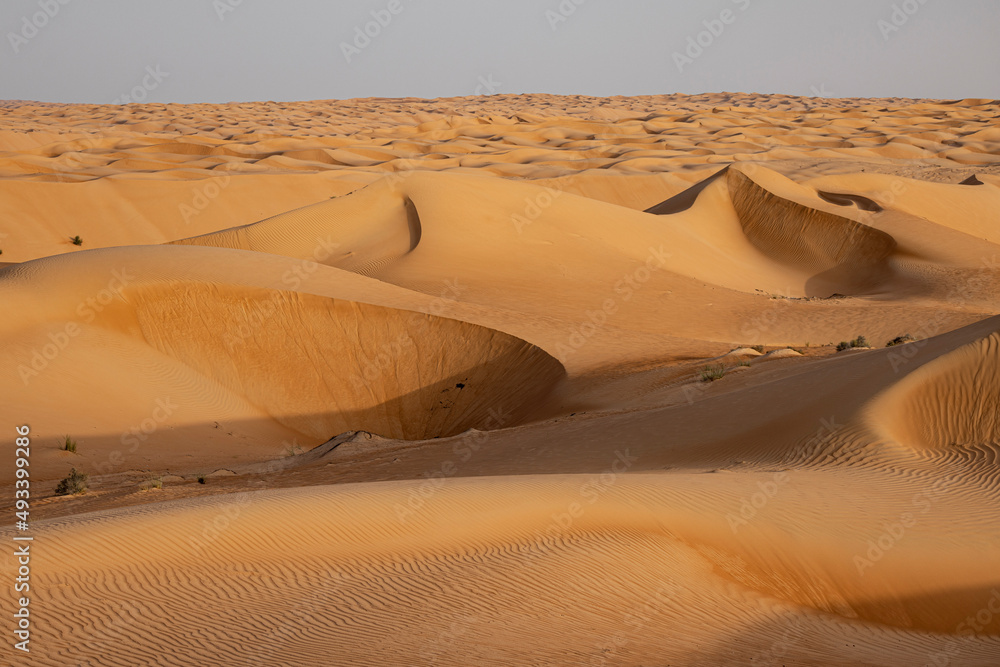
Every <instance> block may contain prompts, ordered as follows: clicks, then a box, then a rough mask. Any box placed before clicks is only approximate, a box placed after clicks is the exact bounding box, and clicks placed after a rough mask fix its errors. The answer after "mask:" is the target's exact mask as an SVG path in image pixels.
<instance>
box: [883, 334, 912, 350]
mask: <svg viewBox="0 0 1000 667" xmlns="http://www.w3.org/2000/svg"><path fill="white" fill-rule="evenodd" d="M915 340H916V338H914V337H913V336H911V335H910V334H903V335H902V336H896V337H895V338H893V339H892V340H890V341H889V342H888V343H886V344H885V346H886V347H893V346H894V345H905V344H906V343H912V342H913V341H915Z"/></svg>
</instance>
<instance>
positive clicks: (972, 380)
mask: <svg viewBox="0 0 1000 667" xmlns="http://www.w3.org/2000/svg"><path fill="white" fill-rule="evenodd" d="M911 344H912V343H911ZM868 421H869V422H870V423H871V424H872V425H873V427H874V428H875V430H876V431H877V432H878V433H879V434H880V435H881V436H882V437H884V438H886V439H888V440H891V441H893V442H897V443H900V444H901V445H904V446H907V447H911V448H913V449H915V450H917V451H928V450H929V451H937V452H946V451H948V450H949V449H962V448H992V449H993V451H994V455H995V453H996V452H997V443H998V442H1000V332H996V333H993V334H991V335H989V336H987V337H985V338H982V339H980V340H978V341H976V342H974V343H969V344H967V345H964V346H962V347H960V348H958V349H957V350H954V351H952V352H949V353H948V354H945V355H943V356H941V357H938V358H937V359H935V360H934V361H932V362H930V363H928V364H926V365H925V366H922V367H921V368H919V369H917V370H916V371H914V372H913V373H910V374H909V375H907V376H906V377H905V378H904V379H903V380H901V381H900V382H899V383H897V384H895V385H893V387H892V388H890V389H889V390H887V391H885V392H884V393H883V394H882V395H880V396H879V397H878V398H877V399H876V400H875V401H874V402H873V404H872V406H871V409H870V411H869V417H868Z"/></svg>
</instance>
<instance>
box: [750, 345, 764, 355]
mask: <svg viewBox="0 0 1000 667" xmlns="http://www.w3.org/2000/svg"><path fill="white" fill-rule="evenodd" d="M750 349H751V350H756V351H758V352H760V353H761V354H764V346H763V345H751V346H750Z"/></svg>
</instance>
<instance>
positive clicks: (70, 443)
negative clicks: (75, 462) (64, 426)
mask: <svg viewBox="0 0 1000 667" xmlns="http://www.w3.org/2000/svg"><path fill="white" fill-rule="evenodd" d="M62 448H63V451H64V452H73V453H74V454H76V440H74V439H73V438H71V437H69V436H68V435H67V436H66V437H65V438H64V439H63V443H62Z"/></svg>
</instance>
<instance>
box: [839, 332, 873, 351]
mask: <svg viewBox="0 0 1000 667" xmlns="http://www.w3.org/2000/svg"><path fill="white" fill-rule="evenodd" d="M855 347H871V345H869V344H868V339H867V338H865V337H864V336H858V337H857V338H855V339H854V340H849V341H848V340H843V341H840V342H839V343H837V352H843V351H844V350H850V349H852V348H855Z"/></svg>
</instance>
